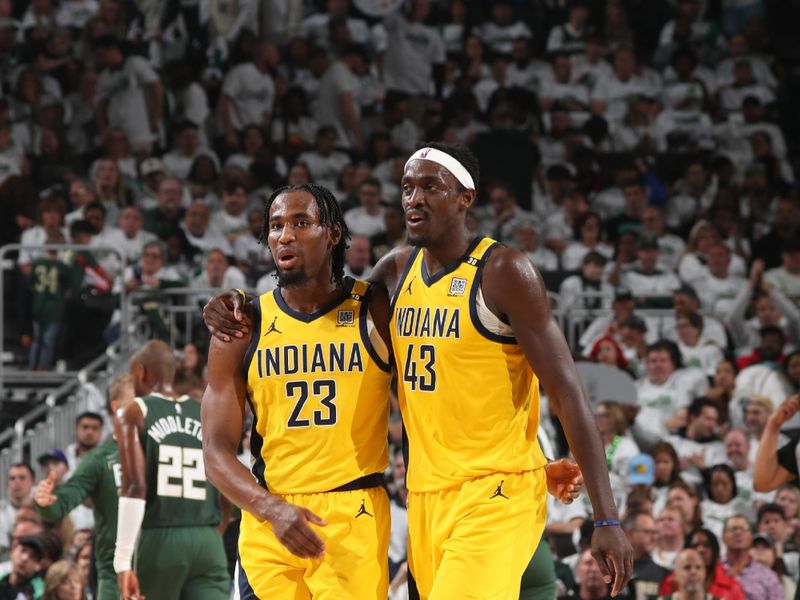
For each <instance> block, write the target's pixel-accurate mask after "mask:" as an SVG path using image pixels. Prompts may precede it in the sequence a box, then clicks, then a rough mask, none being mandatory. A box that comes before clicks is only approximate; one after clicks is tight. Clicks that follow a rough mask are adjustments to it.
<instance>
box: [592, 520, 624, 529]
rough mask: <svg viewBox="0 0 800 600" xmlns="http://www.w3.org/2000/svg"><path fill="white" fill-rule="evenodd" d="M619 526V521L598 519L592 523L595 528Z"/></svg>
mask: <svg viewBox="0 0 800 600" xmlns="http://www.w3.org/2000/svg"><path fill="white" fill-rule="evenodd" d="M617 525H619V519H598V520H596V521H595V522H594V526H595V528H597V527H616V526H617Z"/></svg>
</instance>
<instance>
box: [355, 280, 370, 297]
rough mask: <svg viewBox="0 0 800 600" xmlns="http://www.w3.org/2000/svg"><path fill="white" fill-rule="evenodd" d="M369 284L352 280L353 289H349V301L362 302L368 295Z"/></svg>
mask: <svg viewBox="0 0 800 600" xmlns="http://www.w3.org/2000/svg"><path fill="white" fill-rule="evenodd" d="M370 287H371V286H370V283H369V282H368V281H364V280H363V279H354V280H353V287H352V288H350V299H351V300H355V301H356V302H364V300H365V297H366V296H367V294H368V293H369V290H370Z"/></svg>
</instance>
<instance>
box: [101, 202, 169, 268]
mask: <svg viewBox="0 0 800 600" xmlns="http://www.w3.org/2000/svg"><path fill="white" fill-rule="evenodd" d="M143 227H144V218H143V216H142V211H141V210H140V209H139V208H138V207H136V206H126V207H125V208H123V209H122V211H120V215H119V219H118V220H117V227H112V228H111V229H110V230H109V231H108V233H107V235H106V236H105V239H104V242H105V243H106V244H107V245H108V246H110V247H112V248H116V249H117V250H119V251H120V252H121V253H122V258H123V259H124V260H125V261H126V262H127V263H134V262H136V261H138V260H139V256H140V255H141V253H142V248H143V247H144V245H145V244H146V243H147V242H152V241H154V240H155V239H156V236H155V235H153V234H152V233H150V232H149V231H144V229H143Z"/></svg>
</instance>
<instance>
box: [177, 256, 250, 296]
mask: <svg viewBox="0 0 800 600" xmlns="http://www.w3.org/2000/svg"><path fill="white" fill-rule="evenodd" d="M246 285H247V284H246V283H245V279H244V274H243V273H242V272H241V271H240V270H239V269H238V268H237V267H234V266H231V265H229V264H228V258H227V255H226V254H225V253H224V252H223V251H222V250H220V249H219V248H211V249H209V250H208V252H207V253H206V257H205V261H204V268H203V271H202V273H200V274H199V275H198V276H197V277H195V278H194V279H192V281H191V284H190V287H193V288H195V289H200V290H207V289H218V288H219V289H231V288H244V287H246Z"/></svg>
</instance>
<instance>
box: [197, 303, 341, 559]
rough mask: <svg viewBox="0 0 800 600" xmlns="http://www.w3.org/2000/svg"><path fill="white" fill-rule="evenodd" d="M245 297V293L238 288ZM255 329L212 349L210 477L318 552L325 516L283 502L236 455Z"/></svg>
mask: <svg viewBox="0 0 800 600" xmlns="http://www.w3.org/2000/svg"><path fill="white" fill-rule="evenodd" d="M237 295H238V296H239V298H241V294H238V293H237ZM249 343H250V334H247V335H244V336H243V337H240V338H234V339H233V340H232V341H231V342H230V343H226V342H223V341H220V340H219V339H217V338H216V337H214V338H212V340H211V346H210V348H209V351H208V387H207V388H206V392H205V394H204V395H203V403H202V411H201V414H202V422H203V459H204V461H205V468H206V476H207V477H208V481H209V482H211V484H212V485H213V486H214V487H216V488H217V489H218V490H219V491H220V492H221V493H222V494H223V495H224V496H225V497H226V498H228V499H229V500H230V501H231V502H233V503H234V504H235V505H236V506H239V507H240V508H242V509H244V510H246V511H248V512H249V513H251V514H252V515H254V516H255V517H256V518H257V519H259V520H261V521H269V522H270V524H271V525H272V529H273V531H274V532H275V535H276V537H277V538H278V539H279V540H280V542H281V543H282V544H283V545H284V546H286V548H288V549H289V551H290V552H292V553H293V554H296V555H297V556H300V557H301V558H316V557H319V556H322V555H323V554H324V552H325V544H324V542H323V541H322V539H320V537H319V536H318V535H317V534H316V532H315V531H314V530H313V529H312V528H311V526H310V525H309V523H313V524H315V525H319V526H324V525H326V523H325V521H324V520H322V519H320V518H319V517H318V516H316V515H315V514H314V513H312V512H311V511H309V510H307V509H305V508H301V507H299V506H295V505H294V504H289V503H288V502H284V501H283V500H281V499H280V498H278V497H277V496H273V495H272V494H270V493H269V492H268V491H267V490H265V489H264V488H262V487H261V486H260V485H258V483H256V481H255V479H253V476H252V475H251V473H250V471H249V470H248V469H247V468H246V467H245V466H244V465H242V464H241V463H240V462H239V461H238V460H237V458H236V454H237V450H238V446H239V439H240V438H241V434H242V427H243V423H244V402H245V400H244V399H245V395H246V391H247V382H246V380H245V373H244V369H243V368H242V362H243V359H244V356H245V353H246V351H247V346H248V344H249Z"/></svg>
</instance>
